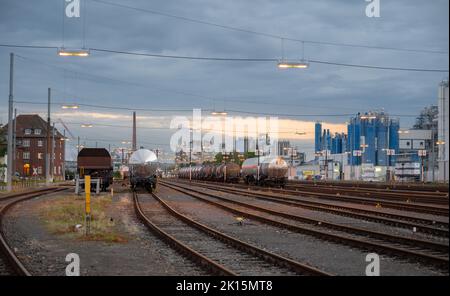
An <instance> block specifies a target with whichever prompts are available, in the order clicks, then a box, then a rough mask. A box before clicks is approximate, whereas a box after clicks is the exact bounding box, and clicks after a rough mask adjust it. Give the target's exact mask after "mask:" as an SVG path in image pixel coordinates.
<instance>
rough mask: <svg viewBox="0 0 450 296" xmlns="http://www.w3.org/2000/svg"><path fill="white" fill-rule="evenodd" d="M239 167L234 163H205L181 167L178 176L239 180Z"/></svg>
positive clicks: (235, 181)
mask: <svg viewBox="0 0 450 296" xmlns="http://www.w3.org/2000/svg"><path fill="white" fill-rule="evenodd" d="M240 171H241V168H240V166H239V165H238V164H235V163H231V162H230V163H223V164H217V165H213V164H205V165H201V166H199V165H197V166H193V167H185V168H181V169H180V170H179V171H178V177H179V178H182V179H193V180H205V181H221V182H233V183H237V182H239V177H240Z"/></svg>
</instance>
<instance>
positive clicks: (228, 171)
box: [213, 162, 241, 183]
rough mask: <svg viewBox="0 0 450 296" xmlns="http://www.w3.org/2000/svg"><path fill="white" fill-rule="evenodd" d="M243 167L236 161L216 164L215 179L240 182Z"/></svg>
mask: <svg viewBox="0 0 450 296" xmlns="http://www.w3.org/2000/svg"><path fill="white" fill-rule="evenodd" d="M240 173H241V167H240V166H239V165H238V164H236V163H232V162H230V163H224V164H221V165H218V166H216V168H215V172H214V175H213V179H214V180H216V181H224V182H230V183H238V182H239V177H240Z"/></svg>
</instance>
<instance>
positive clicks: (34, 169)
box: [4, 114, 65, 179]
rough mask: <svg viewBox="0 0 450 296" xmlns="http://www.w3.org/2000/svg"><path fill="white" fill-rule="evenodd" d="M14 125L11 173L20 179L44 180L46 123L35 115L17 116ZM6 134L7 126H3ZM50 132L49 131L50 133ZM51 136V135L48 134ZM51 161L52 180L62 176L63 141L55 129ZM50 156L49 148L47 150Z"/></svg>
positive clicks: (51, 138) (51, 139)
mask: <svg viewBox="0 0 450 296" xmlns="http://www.w3.org/2000/svg"><path fill="white" fill-rule="evenodd" d="M16 120H17V124H16V161H15V165H14V168H13V171H14V172H16V175H18V176H21V177H38V178H45V175H46V172H45V154H46V147H47V122H46V121H45V120H44V119H42V118H41V117H40V116H39V115H37V114H30V115H28V114H27V115H18V116H17V119H16ZM4 129H5V131H6V132H7V130H8V127H7V125H5V126H4ZM50 132H51V131H50ZM50 135H51V134H50ZM53 138H54V153H53V161H51V162H50V166H51V167H50V170H51V171H52V172H53V174H52V175H53V177H54V179H62V178H63V175H64V172H63V171H64V160H65V141H64V137H63V135H61V134H60V133H59V132H58V131H57V130H56V129H55V130H54V137H53V136H52V135H51V136H50V142H52V141H53ZM49 154H51V146H50V148H49Z"/></svg>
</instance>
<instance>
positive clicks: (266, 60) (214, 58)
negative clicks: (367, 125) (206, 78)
mask: <svg viewBox="0 0 450 296" xmlns="http://www.w3.org/2000/svg"><path fill="white" fill-rule="evenodd" d="M0 47H26V48H47V49H48V48H51V49H54V48H56V47H44V46H23V45H18V46H15V45H11V44H7V45H5V44H0ZM89 50H90V51H97V52H105V53H113V54H123V55H132V56H146V57H153V58H169V59H183V60H203V61H219V62H278V59H275V58H228V57H194V56H182V55H163V54H152V53H139V52H131V51H121V50H112V49H102V48H89ZM308 62H310V63H313V64H314V63H315V64H325V65H333V66H343V67H353V68H366V69H374V70H391V71H408V72H411V71H412V72H439V73H447V72H449V70H448V69H423V68H400V67H382V66H373V65H358V64H347V63H336V62H330V61H320V60H309V61H308Z"/></svg>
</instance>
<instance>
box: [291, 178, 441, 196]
mask: <svg viewBox="0 0 450 296" xmlns="http://www.w3.org/2000/svg"><path fill="white" fill-rule="evenodd" d="M288 184H304V185H312V186H317V185H320V186H328V187H343V188H360V189H377V190H392V191H405V190H406V191H417V192H424V193H448V191H449V187H448V184H439V185H432V184H420V185H419V184H404V183H395V184H389V183H368V182H348V181H335V182H333V181H331V182H330V181H328V182H326V181H300V180H297V181H289V182H288Z"/></svg>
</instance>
